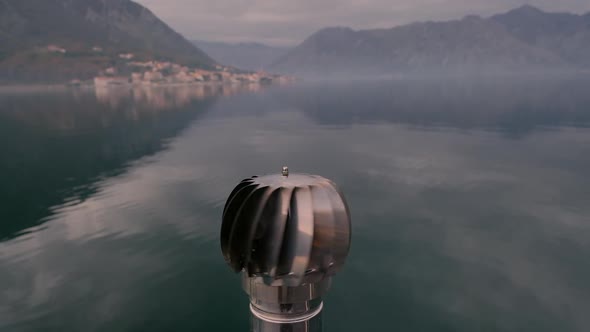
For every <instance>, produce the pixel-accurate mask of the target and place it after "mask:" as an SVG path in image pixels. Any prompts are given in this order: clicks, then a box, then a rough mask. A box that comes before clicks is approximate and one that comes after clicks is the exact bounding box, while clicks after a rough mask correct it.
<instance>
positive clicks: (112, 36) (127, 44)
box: [0, 0, 215, 76]
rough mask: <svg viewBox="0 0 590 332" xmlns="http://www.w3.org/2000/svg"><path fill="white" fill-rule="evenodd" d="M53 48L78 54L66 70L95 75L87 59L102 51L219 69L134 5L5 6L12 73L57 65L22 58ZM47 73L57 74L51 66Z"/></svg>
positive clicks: (43, 0)
mask: <svg viewBox="0 0 590 332" xmlns="http://www.w3.org/2000/svg"><path fill="white" fill-rule="evenodd" d="M47 45H58V46H59V47H62V48H64V49H67V50H68V51H72V52H69V56H73V55H72V54H77V55H78V59H76V60H75V61H74V60H73V59H66V60H63V61H61V60H60V62H59V63H60V64H66V63H67V64H68V65H69V64H72V65H74V66H77V65H79V66H82V67H87V68H88V71H89V72H91V71H94V68H92V69H91V67H93V63H94V62H96V61H98V60H96V56H95V57H94V58H95V59H93V60H91V59H89V58H87V57H85V56H84V55H85V54H86V53H88V52H89V51H90V50H91V49H92V48H93V47H99V48H101V49H102V50H103V52H102V55H107V56H109V55H110V56H113V55H115V56H116V55H117V54H118V53H119V52H123V53H124V52H131V53H134V54H136V55H137V56H138V57H144V58H158V59H166V60H171V61H175V62H178V63H182V64H190V65H196V66H212V65H214V64H215V61H214V60H213V59H211V58H210V57H209V56H208V55H207V54H205V53H204V52H203V51H201V50H199V49H198V48H197V47H195V46H194V45H193V44H191V43H190V42H189V41H187V40H186V39H185V38H184V37H183V36H182V35H180V34H178V33H177V32H175V31H174V30H173V29H171V28H170V27H169V26H168V25H166V23H164V22H162V21H161V20H160V19H158V18H157V17H156V16H155V15H154V14H153V13H152V12H151V11H149V10H148V9H147V8H145V7H143V6H141V5H139V4H137V3H135V2H133V1H130V0H0V60H1V59H5V60H6V61H8V63H4V64H0V67H4V71H9V72H10V70H12V69H14V68H15V66H18V65H27V64H29V63H31V66H32V67H35V66H38V65H39V63H40V62H51V61H54V62H55V61H57V60H56V59H51V61H49V60H46V59H43V57H39V56H34V55H31V54H27V55H26V56H25V55H22V54H23V53H27V52H29V53H30V52H33V50H35V49H36V48H39V47H43V46H47ZM15 56H17V58H16V59H14V57H15ZM11 57H12V58H11ZM33 58H34V59H33ZM40 58H41V59H40ZM103 60H104V59H103ZM82 62H87V63H85V64H82ZM55 65H56V63H53V64H52V67H55ZM25 67H26V66H25ZM41 67H42V66H41ZM21 69H22V68H21ZM26 69H27V68H24V69H23V70H25V71H26ZM40 69H42V68H37V69H36V70H40ZM47 70H48V72H51V71H55V70H56V69H55V68H49V66H48V68H47ZM77 71H78V70H75V71H74V72H73V73H72V74H74V73H75V72H77ZM80 72H84V70H82V69H80ZM82 74H83V73H82ZM15 75H16V76H18V75H17V74H15Z"/></svg>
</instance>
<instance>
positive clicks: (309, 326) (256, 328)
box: [250, 305, 323, 332]
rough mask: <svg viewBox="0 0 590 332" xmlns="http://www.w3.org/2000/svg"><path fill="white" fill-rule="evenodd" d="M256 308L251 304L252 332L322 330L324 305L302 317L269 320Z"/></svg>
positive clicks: (307, 331) (311, 331)
mask: <svg viewBox="0 0 590 332" xmlns="http://www.w3.org/2000/svg"><path fill="white" fill-rule="evenodd" d="M256 310H257V309H256V308H255V307H253V306H250V313H251V329H250V331H252V332H321V331H322V329H323V327H322V306H321V305H320V307H319V308H318V310H317V311H315V312H313V313H312V314H313V315H308V316H307V317H302V319H291V320H289V319H286V320H284V321H281V320H276V319H272V320H267V319H264V318H263V317H261V316H260V315H259V314H258V313H257V312H256ZM303 318H305V319H303Z"/></svg>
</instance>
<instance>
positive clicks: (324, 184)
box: [221, 167, 351, 287]
mask: <svg viewBox="0 0 590 332" xmlns="http://www.w3.org/2000/svg"><path fill="white" fill-rule="evenodd" d="M350 238H351V226H350V213H349V210H348V206H347V204H346V201H345V199H344V196H343V195H342V193H341V192H340V190H339V189H338V188H337V186H336V184H335V183H334V182H332V181H330V180H328V179H326V178H323V177H321V176H316V175H308V174H295V173H290V172H289V169H288V168H287V167H283V169H282V172H281V173H277V174H274V175H266V176H260V177H258V176H253V177H251V178H248V179H245V180H243V181H242V182H240V183H239V184H238V185H237V186H236V187H235V189H234V190H233V191H232V193H231V194H230V195H229V198H228V200H227V203H226V204H225V208H224V211H223V223H222V227H221V250H222V252H223V256H224V258H225V260H226V262H227V263H228V264H229V266H230V267H231V268H232V269H233V270H234V271H235V272H243V273H244V277H245V278H248V279H252V280H256V283H260V284H264V285H266V286H278V287H299V286H302V285H308V284H322V281H324V280H325V279H330V277H331V276H333V275H334V274H336V272H338V270H339V269H340V268H341V267H342V266H343V264H344V262H345V260H346V257H347V255H348V251H349V249H350Z"/></svg>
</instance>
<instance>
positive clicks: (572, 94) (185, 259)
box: [0, 77, 590, 332]
mask: <svg viewBox="0 0 590 332" xmlns="http://www.w3.org/2000/svg"><path fill="white" fill-rule="evenodd" d="M589 83H590V80H589V79H588V78H585V77H577V78H573V77H561V78H554V79H537V78H534V79H506V78H504V79H500V78H498V79H480V80H464V79H447V80H425V79H420V80H418V79H416V80H410V79H409V80H399V81H388V82H386V81H382V82H371V81H357V82H347V83H334V82H331V83H328V82H315V83H312V82H308V83H302V84H299V85H295V86H290V87H276V88H275V87H269V88H265V89H260V90H258V89H259V88H258V87H247V88H245V90H243V89H240V88H237V87H216V88H213V87H208V88H205V87H203V88H202V89H194V88H193V87H175V88H166V89H162V88H157V89H147V90H141V89H127V88H125V89H124V90H111V91H104V90H94V89H90V90H89V89H73V90H64V91H61V92H59V91H51V92H40V91H37V92H34V93H31V92H27V93H24V92H23V93H10V94H8V93H4V94H0V136H1V137H0V138H1V139H0V153H1V156H0V157H1V158H0V183H1V184H2V185H1V186H0V203H1V204H2V205H1V206H2V209H1V210H0V238H1V239H0V271H2V273H0V331H4V330H6V331H11V332H14V331H16V332H22V331H27V332H28V331H39V330H46V331H60V332H61V331H68V332H69V331H144V332H145V331H201V330H211V331H242V330H246V329H247V327H248V322H249V314H248V305H247V301H248V300H247V297H246V296H245V295H244V293H243V291H242V290H241V289H240V286H239V280H238V279H239V278H238V277H237V276H235V275H233V274H232V273H231V272H230V271H229V269H228V268H227V266H226V264H225V262H224V260H223V258H222V257H221V253H220V248H219V238H218V237H219V227H220V221H221V220H220V219H221V215H220V214H221V210H222V209H223V204H224V203H225V199H226V198H227V195H228V194H229V192H230V191H231V189H233V187H234V186H235V185H236V184H237V183H238V182H239V181H240V180H241V179H243V178H245V177H249V176H252V175H255V174H263V173H271V172H276V173H278V172H280V170H281V167H282V166H284V165H288V166H289V167H290V170H291V171H292V172H307V173H314V174H321V175H324V176H326V177H328V178H330V179H333V180H334V181H335V182H336V183H338V185H339V186H340V188H341V189H342V190H343V192H344V193H345V195H346V198H347V201H348V203H349V205H350V208H351V213H352V220H353V232H352V233H353V239H352V249H351V253H350V256H349V259H348V261H347V264H346V265H345V268H344V270H343V271H342V273H340V274H339V275H338V277H337V278H336V279H335V280H334V285H333V289H332V290H331V291H330V293H329V294H328V296H327V297H326V299H325V309H324V310H325V314H324V322H325V327H326V329H327V330H328V331H378V330H400V331H420V332H421V331H424V332H426V331H459V332H463V331H465V332H467V331H500V332H511V331H535V332H545V331H546V332H553V331H565V332H586V331H587V330H588V327H589V326H590V317H589V316H588V315H587V311H588V310H587V308H589V307H590V286H589V285H588V282H587V281H588V280H589V279H590V268H588V264H587V261H588V260H589V259H590V242H589V241H588V239H589V238H590V225H589V224H588V216H589V215H590V205H589V204H588V202H589V201H590V189H589V188H590V173H589V172H590V171H589V170H590V128H589V124H590V113H589V112H588V105H590V93H589V91H588V87H589V86H590V84H589ZM220 89H221V90H220ZM250 89H252V90H255V91H251V93H250V92H249V91H248V90H250Z"/></svg>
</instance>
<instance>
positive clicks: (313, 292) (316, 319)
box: [243, 274, 331, 332]
mask: <svg viewBox="0 0 590 332" xmlns="http://www.w3.org/2000/svg"><path fill="white" fill-rule="evenodd" d="M330 284H331V279H330V278H326V279H323V280H321V281H319V282H317V283H308V284H304V285H301V286H297V287H288V286H269V285H267V284H265V283H264V281H263V279H261V278H256V277H254V278H249V277H248V276H247V275H246V274H244V275H243V286H244V290H245V291H246V293H248V295H250V312H251V314H252V315H251V316H252V331H256V332H262V331H268V332H274V331H277V332H278V331H306V332H320V331H321V330H322V317H321V316H322V309H323V302H322V295H323V294H325V293H326V292H327V291H328V289H329V288H330Z"/></svg>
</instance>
